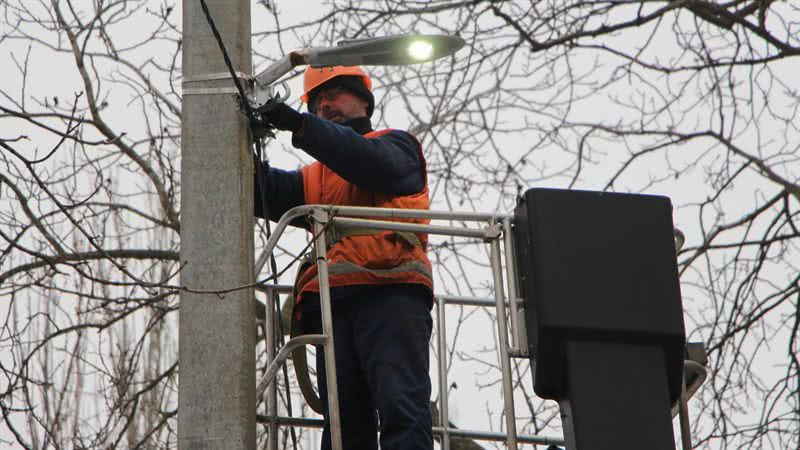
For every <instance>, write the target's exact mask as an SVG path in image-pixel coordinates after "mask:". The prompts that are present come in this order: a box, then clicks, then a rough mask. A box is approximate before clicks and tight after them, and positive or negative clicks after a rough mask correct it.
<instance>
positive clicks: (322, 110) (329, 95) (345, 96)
mask: <svg viewBox="0 0 800 450" xmlns="http://www.w3.org/2000/svg"><path fill="white" fill-rule="evenodd" d="M314 104H315V106H316V114H317V116H319V117H322V118H323V119H326V120H330V121H331V122H336V123H342V122H345V121H348V120H350V119H357V118H359V117H366V116H367V102H366V100H364V99H362V98H361V97H359V96H357V95H355V94H353V93H352V92H350V91H348V90H347V89H344V88H341V87H332V88H323V89H322V90H321V91H320V92H319V94H317V96H316V98H315V99H314ZM312 106H314V105H312Z"/></svg>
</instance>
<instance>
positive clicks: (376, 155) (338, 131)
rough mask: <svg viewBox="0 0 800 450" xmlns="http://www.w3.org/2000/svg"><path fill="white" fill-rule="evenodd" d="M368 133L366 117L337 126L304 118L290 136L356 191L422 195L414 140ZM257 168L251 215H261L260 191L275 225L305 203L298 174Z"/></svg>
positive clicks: (401, 133) (395, 134)
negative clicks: (353, 186) (353, 185)
mask: <svg viewBox="0 0 800 450" xmlns="http://www.w3.org/2000/svg"><path fill="white" fill-rule="evenodd" d="M370 131H372V124H371V122H370V120H369V119H368V118H366V117H363V118H360V119H353V120H350V121H347V122H345V123H343V124H341V125H340V124H337V123H334V122H330V121H328V120H324V119H321V118H319V117H317V116H314V115H311V114H303V127H302V128H301V130H300V131H299V132H297V133H294V134H293V135H292V145H293V146H294V147H296V148H299V149H301V150H303V151H305V152H306V153H308V154H309V155H311V156H312V157H313V158H314V159H316V160H317V161H319V162H321V163H322V164H324V165H326V166H328V168H330V169H331V170H333V171H334V172H336V173H337V174H338V175H339V176H341V177H342V178H344V179H345V180H347V181H349V182H351V183H353V184H355V185H356V186H358V187H360V188H361V189H365V190H369V191H374V192H380V193H387V194H398V195H410V194H416V193H417V192H420V191H422V189H423V188H424V187H425V181H424V175H423V171H422V161H421V159H420V156H419V154H418V152H417V141H416V139H415V138H414V137H412V136H411V135H410V134H408V133H407V132H405V131H400V130H394V131H392V132H390V133H387V134H385V135H383V136H380V137H376V138H370V139H367V138H365V137H363V136H362V135H363V134H366V133H368V132H370ZM260 165H261V167H259V168H257V170H256V185H255V215H256V216H258V217H262V218H263V217H264V216H265V215H264V204H263V197H262V192H263V193H265V197H266V199H267V209H268V211H269V218H270V219H271V220H274V221H277V220H278V219H280V217H281V216H282V215H283V214H284V213H285V212H286V211H288V210H289V209H290V208H293V207H295V206H299V205H302V204H304V203H305V200H304V199H305V197H304V195H303V175H302V173H301V172H300V171H299V170H281V169H276V168H274V167H267V165H266V164H264V163H260Z"/></svg>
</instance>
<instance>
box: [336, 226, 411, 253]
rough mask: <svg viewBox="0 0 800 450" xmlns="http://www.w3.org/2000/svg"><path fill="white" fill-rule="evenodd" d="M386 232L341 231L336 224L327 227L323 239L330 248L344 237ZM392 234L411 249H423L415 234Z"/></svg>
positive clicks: (352, 229)
mask: <svg viewBox="0 0 800 450" xmlns="http://www.w3.org/2000/svg"><path fill="white" fill-rule="evenodd" d="M384 231H387V230H379V229H377V228H369V227H356V228H346V229H342V228H341V227H338V226H336V224H335V223H334V224H332V226H330V227H328V230H327V231H326V235H325V238H326V239H327V240H328V242H329V244H328V245H330V246H331V247H333V245H334V244H336V243H337V242H339V241H341V240H342V239H344V238H346V237H353V236H372V235H374V234H378V233H382V232H384ZM392 233H393V234H396V235H398V236H399V237H400V238H401V239H403V240H404V241H406V242H407V243H408V244H409V245H411V246H412V247H421V248H424V247H425V246H424V245H423V244H422V241H420V240H419V237H418V236H417V235H416V233H413V232H411V231H392Z"/></svg>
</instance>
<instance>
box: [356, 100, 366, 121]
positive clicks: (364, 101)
mask: <svg viewBox="0 0 800 450" xmlns="http://www.w3.org/2000/svg"><path fill="white" fill-rule="evenodd" d="M356 98H357V99H358V106H360V107H361V111H362V112H363V113H364V117H366V116H367V108H369V102H368V101H366V100H364V99H363V98H361V97H358V96H356Z"/></svg>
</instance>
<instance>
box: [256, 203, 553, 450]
mask: <svg viewBox="0 0 800 450" xmlns="http://www.w3.org/2000/svg"><path fill="white" fill-rule="evenodd" d="M299 218H305V219H308V220H309V222H310V223H311V224H312V231H313V233H314V236H315V242H314V247H315V251H316V254H317V255H324V254H325V253H326V252H325V249H326V245H327V242H326V236H325V233H324V232H323V230H324V228H325V227H328V226H336V227H338V228H340V229H343V230H347V229H348V228H361V229H363V228H371V229H379V230H390V231H410V232H418V233H428V234H434V235H444V236H456V237H465V238H478V239H483V240H484V241H485V242H486V243H488V244H489V246H490V262H491V267H492V278H493V281H494V286H495V289H494V299H486V298H476V297H459V296H444V295H436V296H435V299H436V315H437V320H436V324H437V334H436V335H437V338H438V340H437V353H438V358H437V359H438V370H437V372H438V382H439V391H440V395H439V401H440V407H439V424H440V426H438V427H434V428H433V433H434V434H436V435H438V436H439V438H440V445H441V448H443V449H445V450H449V448H450V438H451V437H453V436H455V437H464V438H470V439H475V440H486V441H505V442H506V444H507V445H508V448H509V449H512V450H515V449H516V448H517V443H518V442H522V443H531V444H545V445H548V444H560V445H563V439H562V438H561V437H549V436H534V435H518V434H517V429H516V415H515V410H514V396H513V385H512V379H511V358H512V357H522V356H525V355H526V352H527V344H526V343H525V339H526V335H525V330H524V328H523V327H524V320H522V318H521V315H522V313H523V311H522V307H523V305H522V302H521V300H520V299H519V298H518V295H517V292H518V287H517V286H516V276H515V274H514V270H515V269H514V255H513V248H514V246H513V235H512V233H511V218H512V216H511V215H508V214H491V213H489V214H487V213H470V212H464V213H461V212H449V211H430V210H410V209H387V208H366V207H350V206H328V205H304V206H299V207H296V208H293V209H291V210H289V211H288V212H287V213H286V214H284V215H283V217H281V219H280V220H279V221H278V223H277V225H276V226H275V230H274V231H273V233H272V235H271V236H270V239H269V240H268V241H267V243H266V245H265V249H264V252H263V253H262V255H261V256H260V257H259V259H258V261H257V262H256V273H258V272H260V271H261V269H262V268H263V266H264V264H265V263H266V261H267V259H268V258H269V255H270V254H271V253H272V251H273V250H274V249H275V247H276V246H277V243H278V240H279V239H280V238H281V235H282V234H283V232H284V231H285V230H286V228H287V226H288V225H289V224H290V223H291V222H292V221H294V220H296V219H299ZM387 218H403V219H430V220H447V221H451V222H462V223H464V222H467V223H478V224H479V226H480V227H479V228H476V227H471V228H470V227H466V226H460V227H458V226H442V225H425V224H419V223H408V222H395V221H389V220H382V219H387ZM503 247H505V248H503ZM503 255H505V265H504V264H503V259H502V257H503ZM318 265H319V281H320V304H321V307H322V308H321V309H322V323H323V334H321V335H305V336H300V337H296V338H293V339H291V340H289V341H288V342H287V343H286V344H285V345H284V346H283V347H282V348H281V349H280V351H279V352H277V354H276V353H275V351H274V350H273V349H274V348H275V343H274V338H273V337H272V335H273V333H271V332H268V333H267V339H268V341H267V360H268V361H270V363H269V364H268V366H267V369H266V371H265V373H264V375H263V376H262V379H261V380H260V382H259V383H258V388H257V395H258V398H259V399H260V398H261V397H262V396H263V395H264V393H265V392H266V400H267V411H266V415H264V416H260V418H259V421H260V422H265V423H267V424H269V427H270V428H269V434H270V440H269V443H268V448H270V449H276V448H277V439H276V438H277V433H276V431H277V427H278V426H279V425H290V424H291V425H302V426H312V427H319V426H322V421H321V420H318V419H317V420H314V419H298V418H288V417H279V416H278V415H277V401H276V400H277V391H276V386H275V383H274V380H275V376H276V375H277V373H278V370H279V368H280V367H281V366H282V365H283V364H284V363H285V362H286V360H287V359H288V357H289V354H290V353H291V351H292V350H293V349H295V348H297V347H299V346H303V345H309V344H316V345H322V346H323V348H324V350H325V359H326V361H325V364H326V371H327V374H328V376H327V385H328V393H329V394H328V399H327V401H328V408H329V411H330V419H329V420H330V423H331V438H332V446H333V448H334V449H341V448H342V447H341V435H340V434H339V432H340V430H339V429H338V428H339V424H340V421H339V416H338V411H339V401H338V400H339V399H338V393H337V390H336V382H335V380H336V368H335V364H334V361H335V359H334V353H333V335H332V322H331V317H332V316H331V310H330V306H331V305H330V290H329V280H328V274H327V261H326V260H325V258H319V260H318ZM504 271H505V272H506V273H505V274H504V273H503V272H504ZM504 279H505V280H504ZM506 283H507V284H506ZM267 288H268V289H276V290H278V291H280V292H286V291H288V290H290V288H288V286H272V287H270V286H267ZM506 289H507V291H508V293H509V295H508V298H506V295H505V292H506ZM446 305H462V306H476V307H495V308H496V309H497V316H496V317H497V328H498V329H497V336H498V342H497V345H498V353H499V359H500V361H499V363H500V368H501V376H502V389H503V404H504V408H503V409H504V417H505V428H506V433H505V434H502V433H496V432H489V431H479V430H463V429H457V428H451V427H450V426H449V420H448V416H449V410H448V405H447V386H448V382H447V361H446V357H447V344H446V342H447V336H446V327H445V324H446V322H445V320H446V314H445V306H446ZM506 308H508V311H506ZM266 310H267V316H266V320H267V325H268V328H270V327H272V326H274V325H275V320H279V319H277V318H276V315H275V310H274V308H266ZM507 315H508V317H509V319H510V323H507V321H506V316H507ZM509 332H510V340H509ZM324 400H325V399H323V401H324Z"/></svg>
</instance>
